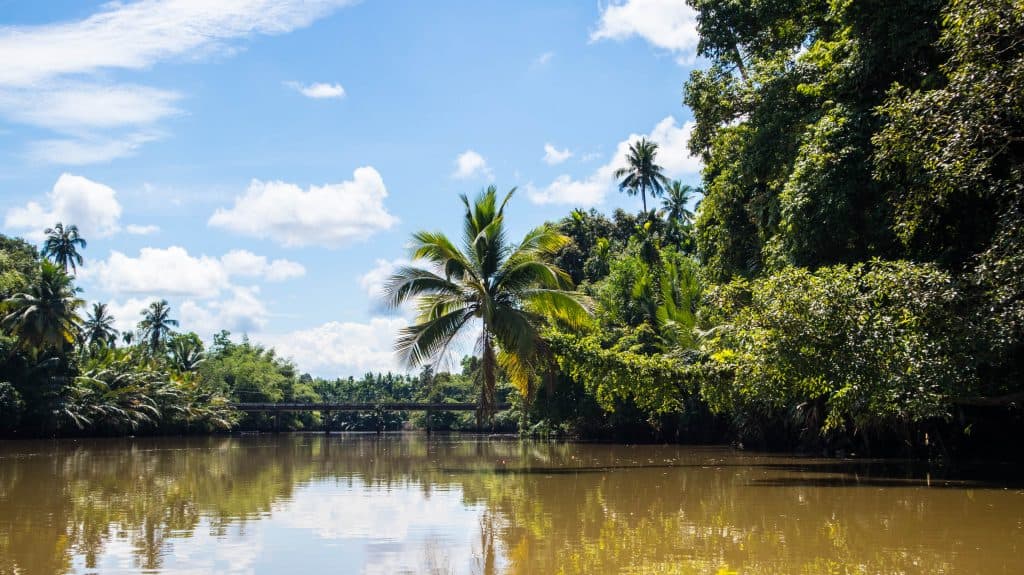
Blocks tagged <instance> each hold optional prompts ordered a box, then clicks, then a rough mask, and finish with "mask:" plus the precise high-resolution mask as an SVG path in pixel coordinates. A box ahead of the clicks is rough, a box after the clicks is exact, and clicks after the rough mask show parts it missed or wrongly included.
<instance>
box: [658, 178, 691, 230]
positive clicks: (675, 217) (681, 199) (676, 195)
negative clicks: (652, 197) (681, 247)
mask: <svg viewBox="0 0 1024 575" xmlns="http://www.w3.org/2000/svg"><path fill="white" fill-rule="evenodd" d="M697 194H700V190H699V189H697V188H694V187H692V186H687V185H686V184H684V183H682V182H680V181H679V180H672V182H671V183H669V185H668V187H667V188H665V199H663V200H662V202H661V205H662V207H664V208H665V212H666V215H667V216H668V221H669V223H675V222H681V223H683V224H685V225H689V224H692V223H693V218H694V214H693V212H692V211H691V210H690V209H689V208H687V207H686V205H687V204H689V203H690V200H691V199H692V198H693V197H694V196H696V195H697Z"/></svg>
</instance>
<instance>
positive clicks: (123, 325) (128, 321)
mask: <svg viewBox="0 0 1024 575" xmlns="http://www.w3.org/2000/svg"><path fill="white" fill-rule="evenodd" d="M159 299H160V298H156V297H140V298H129V299H127V300H124V301H123V302H120V301H118V300H116V299H115V300H110V301H108V302H106V303H107V311H108V312H110V315H111V316H113V318H114V329H116V330H117V331H119V332H121V333H124V332H126V331H135V329H136V327H138V325H139V322H140V321H142V312H143V311H145V309H146V308H147V307H149V304H150V303H152V302H154V301H157V300H159ZM89 308H90V309H92V306H91V305H90V306H89Z"/></svg>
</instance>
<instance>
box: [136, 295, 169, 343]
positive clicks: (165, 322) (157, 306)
mask: <svg viewBox="0 0 1024 575" xmlns="http://www.w3.org/2000/svg"><path fill="white" fill-rule="evenodd" d="M177 326H178V320H176V319H171V305H170V304H169V303H167V300H165V299H162V300H160V301H155V302H153V303H151V304H149V307H148V308H146V309H144V310H142V321H140V322H139V330H140V331H142V337H143V339H145V340H146V341H147V342H148V343H149V349H150V350H151V351H152V352H153V353H156V352H158V351H160V350H162V349H163V347H164V340H166V339H167V336H168V335H169V334H170V333H171V328H172V327H177Z"/></svg>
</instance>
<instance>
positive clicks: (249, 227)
mask: <svg viewBox="0 0 1024 575" xmlns="http://www.w3.org/2000/svg"><path fill="white" fill-rule="evenodd" d="M387 195H388V192H387V189H386V188H385V187H384V180H383V179H382V178H381V176H380V174H379V173H378V172H377V170H375V169H373V168H372V167H362V168H359V169H357V170H356V171H355V172H354V173H353V179H352V180H349V181H346V182H342V183H340V184H328V185H324V186H311V187H310V188H309V190H308V191H303V190H302V188H300V187H299V186H297V185H295V184H289V183H286V182H280V181H275V182H262V181H259V180H253V181H252V183H251V184H249V189H248V190H247V191H246V193H245V194H244V195H242V196H238V197H236V198H235V204H234V206H233V207H231V208H229V209H223V208H221V209H218V210H217V211H216V212H215V213H214V214H213V216H211V217H210V220H209V222H208V223H209V225H210V226H214V227H219V228H224V229H226V230H230V231H232V232H235V233H238V234H243V235H248V236H255V237H259V238H270V239H272V240H274V241H276V242H279V243H281V244H284V245H286V246H307V245H322V246H327V247H337V246H340V245H344V244H347V243H350V242H352V241H356V240H363V239H366V238H368V237H370V236H371V235H373V234H374V233H376V232H377V231H380V230H385V229H388V228H390V227H391V226H393V225H394V224H395V223H396V222H397V221H398V219H397V218H395V217H394V216H392V215H391V214H390V213H388V211H387V210H386V209H385V207H384V198H386V197H387Z"/></svg>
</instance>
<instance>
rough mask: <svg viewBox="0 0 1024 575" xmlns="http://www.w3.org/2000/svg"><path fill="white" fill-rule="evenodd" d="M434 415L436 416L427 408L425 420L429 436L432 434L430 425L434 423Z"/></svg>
mask: <svg viewBox="0 0 1024 575" xmlns="http://www.w3.org/2000/svg"><path fill="white" fill-rule="evenodd" d="M433 416H434V412H433V411H431V410H429V409H428V410H427V416H426V418H425V421H426V422H427V436H428V437H429V436H430V432H431V429H430V426H431V424H432V423H433V419H434V417H433Z"/></svg>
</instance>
